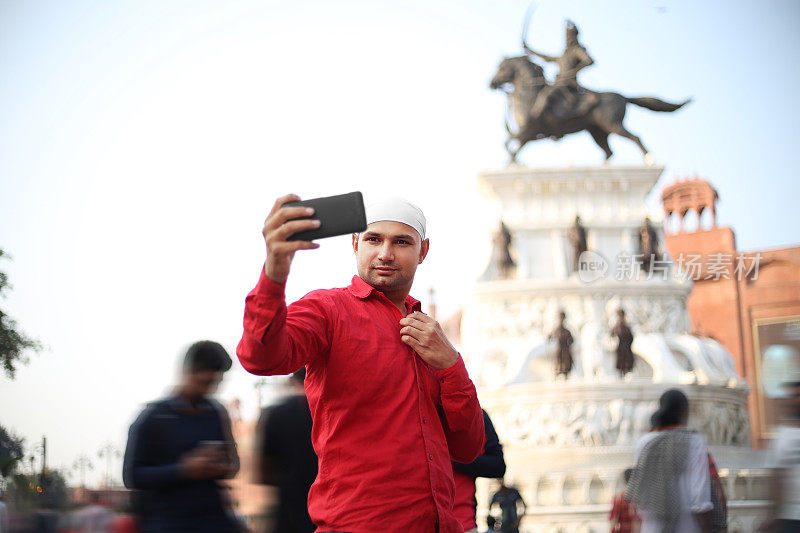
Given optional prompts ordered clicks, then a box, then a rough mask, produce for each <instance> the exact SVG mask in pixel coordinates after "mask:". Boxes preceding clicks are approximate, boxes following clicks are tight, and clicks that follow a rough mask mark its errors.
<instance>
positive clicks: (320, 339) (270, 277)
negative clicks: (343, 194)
mask: <svg viewBox="0 0 800 533" xmlns="http://www.w3.org/2000/svg"><path fill="white" fill-rule="evenodd" d="M299 199H300V198H299V197H297V196H296V195H294V194H290V195H287V196H284V197H282V198H279V199H278V200H277V201H276V202H275V205H274V206H273V207H272V210H271V211H270V213H269V216H268V217H267V219H266V221H265V222H264V229H263V230H262V234H263V235H264V242H265V243H266V246H267V260H266V262H265V263H264V268H263V270H262V272H261V275H260V277H259V280H258V284H257V285H256V287H255V288H254V289H253V290H252V291H250V294H248V295H247V298H246V299H245V310H244V333H243V334H242V339H241V340H240V341H239V345H238V346H237V348H236V355H237V356H238V357H239V361H240V362H241V363H242V366H243V367H244V368H245V369H246V370H247V371H248V372H251V373H253V374H260V375H271V374H289V373H291V372H294V371H296V370H298V369H299V368H300V367H301V366H303V365H305V364H307V363H309V362H310V361H311V360H313V359H314V357H315V356H316V355H318V354H319V353H322V352H324V351H325V350H326V349H327V342H328V341H327V331H326V324H325V313H324V305H325V302H324V301H323V299H322V298H315V297H313V296H312V297H306V298H304V299H303V300H301V301H300V302H296V303H295V304H293V308H292V311H291V313H288V312H287V308H286V297H285V293H284V288H285V284H286V280H287V278H288V277H289V270H290V268H291V265H292V259H294V254H295V252H297V251H298V250H312V249H315V248H319V245H318V244H316V243H313V242H309V241H289V240H287V239H288V238H289V237H290V236H291V235H293V234H295V233H297V232H300V231H305V230H310V229H314V228H317V227H319V225H320V222H319V221H318V220H313V219H303V220H292V219H296V218H299V217H308V216H311V215H313V214H314V210H313V209H312V208H310V207H283V204H285V203H286V202H291V201H295V200H299ZM289 315H291V316H289Z"/></svg>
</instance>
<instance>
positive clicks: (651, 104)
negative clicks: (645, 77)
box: [625, 96, 692, 113]
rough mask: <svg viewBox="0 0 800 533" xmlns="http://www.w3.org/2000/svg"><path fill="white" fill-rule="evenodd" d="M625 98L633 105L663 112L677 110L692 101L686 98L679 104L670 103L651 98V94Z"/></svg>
mask: <svg viewBox="0 0 800 533" xmlns="http://www.w3.org/2000/svg"><path fill="white" fill-rule="evenodd" d="M625 99H626V100H627V101H628V102H630V103H632V104H634V105H638V106H639V107H643V108H645V109H649V110H650V111H662V112H665V113H671V112H673V111H677V110H678V109H680V108H682V107H683V106H685V105H686V104H688V103H689V102H691V101H692V99H691V98H689V99H688V100H686V101H685V102H681V103H680V104H671V103H669V102H665V101H664V100H659V99H658V98H653V97H652V96H642V97H639V98H625Z"/></svg>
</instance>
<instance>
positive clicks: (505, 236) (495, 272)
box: [480, 220, 517, 281]
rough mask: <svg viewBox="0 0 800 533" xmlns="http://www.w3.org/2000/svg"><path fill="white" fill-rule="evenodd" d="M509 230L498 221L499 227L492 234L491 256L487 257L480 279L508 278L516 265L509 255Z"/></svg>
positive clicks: (510, 239)
mask: <svg viewBox="0 0 800 533" xmlns="http://www.w3.org/2000/svg"><path fill="white" fill-rule="evenodd" d="M511 242H512V238H511V232H510V231H508V227H507V226H506V225H505V224H504V223H503V221H502V220H501V221H500V227H499V228H498V229H497V231H496V232H495V233H494V235H492V256H491V257H490V258H489V265H488V266H487V267H486V270H485V271H484V273H483V275H482V276H481V278H480V279H481V281H492V280H496V279H508V278H509V277H511V273H512V272H513V271H514V268H515V267H516V266H517V265H516V263H515V262H514V259H512V257H511Z"/></svg>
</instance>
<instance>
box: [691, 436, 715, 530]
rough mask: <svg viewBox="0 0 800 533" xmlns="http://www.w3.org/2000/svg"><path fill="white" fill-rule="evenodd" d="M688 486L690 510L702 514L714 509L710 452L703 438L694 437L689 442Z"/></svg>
mask: <svg viewBox="0 0 800 533" xmlns="http://www.w3.org/2000/svg"><path fill="white" fill-rule="evenodd" d="M686 484H687V487H686V488H687V490H688V496H689V498H688V503H689V509H690V510H691V512H692V514H701V513H705V512H708V511H710V510H711V509H713V507H714V505H713V504H712V503H711V476H710V474H709V472H708V450H707V449H706V445H705V443H704V442H703V439H702V437H700V436H699V435H694V438H692V440H691V441H690V442H689V460H688V461H687V462H686Z"/></svg>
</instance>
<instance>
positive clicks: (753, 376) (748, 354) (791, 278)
mask: <svg viewBox="0 0 800 533" xmlns="http://www.w3.org/2000/svg"><path fill="white" fill-rule="evenodd" d="M718 199H719V195H718V193H717V191H716V190H715V189H714V188H713V187H712V186H711V184H710V183H709V182H708V181H705V180H703V179H699V178H692V179H686V180H680V181H678V182H676V183H674V184H672V185H670V186H668V187H666V188H665V189H664V190H663V192H662V194H661V201H662V203H663V206H664V211H665V215H666V217H665V224H664V226H665V233H666V238H665V241H666V246H667V249H668V251H669V253H670V255H671V256H672V259H673V261H674V262H675V263H676V264H677V265H679V266H680V267H681V268H682V269H683V270H684V271H685V272H686V273H687V274H688V275H689V277H690V278H692V279H693V280H694V287H693V289H692V292H691V294H690V295H689V298H688V302H687V307H688V310H689V316H690V319H691V332H692V333H693V334H694V335H697V336H701V337H711V338H713V339H715V340H717V341H719V342H720V343H722V344H723V345H724V346H725V347H726V348H727V349H728V350H729V351H730V352H731V354H732V355H733V357H734V362H735V365H736V371H737V373H738V374H739V375H740V376H742V377H744V378H745V379H746V380H747V383H748V384H749V385H750V387H751V394H750V396H749V398H748V408H749V411H750V420H751V428H752V438H753V445H754V446H755V447H759V446H761V445H762V444H763V441H764V439H766V438H768V437H769V428H770V426H771V424H772V422H773V421H774V415H773V414H772V408H771V405H770V402H769V401H767V397H766V395H765V389H769V388H770V387H774V386H775V383H774V382H775V381H776V380H777V379H780V378H779V376H778V377H773V376H771V375H770V371H769V369H768V368H765V365H764V357H765V354H768V350H772V351H773V352H774V351H775V350H788V351H789V352H791V353H797V354H798V355H800V246H794V247H789V248H782V249H773V250H748V251H741V250H737V247H736V236H735V234H734V231H733V229H732V228H730V227H719V226H717V215H716V213H717V212H716V202H717V200H718ZM687 226H688V227H687Z"/></svg>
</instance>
